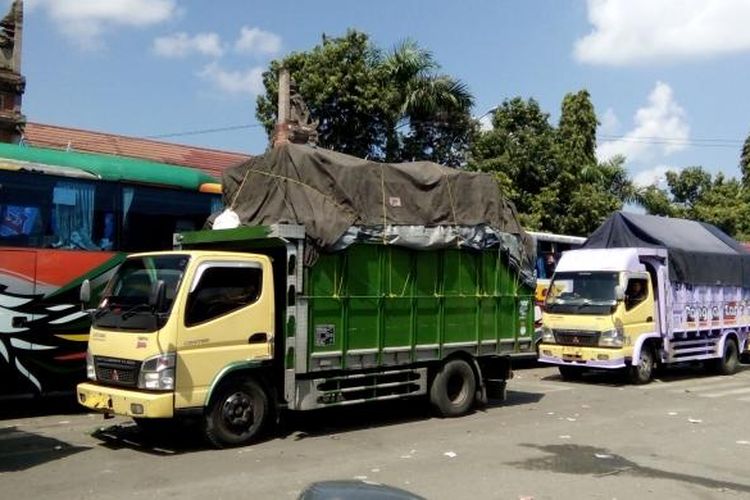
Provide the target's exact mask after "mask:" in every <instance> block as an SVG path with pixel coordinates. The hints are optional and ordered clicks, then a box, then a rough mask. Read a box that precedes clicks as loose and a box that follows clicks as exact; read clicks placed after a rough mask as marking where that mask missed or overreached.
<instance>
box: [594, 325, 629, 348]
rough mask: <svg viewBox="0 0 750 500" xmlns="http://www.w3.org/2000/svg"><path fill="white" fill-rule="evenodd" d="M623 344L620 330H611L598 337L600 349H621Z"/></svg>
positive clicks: (623, 339)
mask: <svg viewBox="0 0 750 500" xmlns="http://www.w3.org/2000/svg"><path fill="white" fill-rule="evenodd" d="M624 344H625V335H624V332H623V331H622V328H613V329H612V330H607V331H605V332H602V333H601V334H600V335H599V346H600V347H622V346H623V345H624Z"/></svg>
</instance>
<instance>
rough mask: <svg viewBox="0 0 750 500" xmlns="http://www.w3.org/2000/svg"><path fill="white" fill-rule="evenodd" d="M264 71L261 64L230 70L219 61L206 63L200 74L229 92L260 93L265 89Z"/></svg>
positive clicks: (220, 88) (217, 86)
mask: <svg viewBox="0 0 750 500" xmlns="http://www.w3.org/2000/svg"><path fill="white" fill-rule="evenodd" d="M263 71H264V69H263V68H262V67H260V66H256V67H254V68H249V69H247V70H244V71H229V70H225V69H223V68H222V67H221V66H219V64H218V63H216V62H213V63H211V64H208V65H206V66H205V67H204V68H203V69H202V70H201V71H200V72H199V73H198V76H200V77H201V78H203V79H204V80H206V81H209V82H211V83H212V84H213V85H214V86H215V87H216V88H218V89H219V90H221V91H223V92H225V93H228V94H251V95H258V94H260V93H262V92H264V91H265V89H264V87H263Z"/></svg>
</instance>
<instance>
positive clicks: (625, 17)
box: [574, 0, 750, 66]
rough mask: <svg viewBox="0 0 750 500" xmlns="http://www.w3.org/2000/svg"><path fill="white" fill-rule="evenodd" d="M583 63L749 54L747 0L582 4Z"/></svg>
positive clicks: (579, 49) (579, 50)
mask: <svg viewBox="0 0 750 500" xmlns="http://www.w3.org/2000/svg"><path fill="white" fill-rule="evenodd" d="M588 18H589V22H590V23H591V24H592V25H593V30H592V31H591V33H589V34H588V35H586V36H584V37H583V38H580V39H579V40H577V41H576V43H575V48H574V55H575V58H576V59H577V60H578V61H580V62H584V63H590V64H606V65H615V66H625V65H631V64H639V63H649V62H657V61H665V60H675V59H682V60H684V59H690V58H696V57H709V56H713V55H718V54H726V53H732V52H740V51H750V29H748V28H747V21H748V19H750V2H748V1H747V0H658V1H654V0H588Z"/></svg>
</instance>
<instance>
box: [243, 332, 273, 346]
mask: <svg viewBox="0 0 750 500" xmlns="http://www.w3.org/2000/svg"><path fill="white" fill-rule="evenodd" d="M266 342H268V334H267V333H265V332H258V333H253V334H252V335H250V338H248V339H247V343H248V344H265V343H266Z"/></svg>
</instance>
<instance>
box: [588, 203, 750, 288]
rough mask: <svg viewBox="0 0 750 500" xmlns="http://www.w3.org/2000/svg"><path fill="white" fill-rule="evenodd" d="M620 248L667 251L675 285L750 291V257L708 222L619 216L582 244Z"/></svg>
mask: <svg viewBox="0 0 750 500" xmlns="http://www.w3.org/2000/svg"><path fill="white" fill-rule="evenodd" d="M621 247H648V248H666V249H667V251H668V252H669V274H670V276H669V278H670V279H671V280H673V281H678V282H681V283H690V284H693V285H717V284H720V285H728V286H744V287H750V253H748V252H747V251H746V250H745V249H744V248H743V247H742V246H741V245H740V244H739V243H738V242H736V241H735V240H733V239H732V238H730V237H729V236H727V235H726V234H725V233H723V232H722V231H721V230H720V229H718V228H717V227H716V226H713V225H711V224H707V223H705V222H697V221H692V220H686V219H674V218H669V217H657V216H654V215H641V214H631V213H625V212H617V213H615V214H614V215H612V216H611V217H610V218H609V219H607V220H606V221H604V222H603V223H602V225H601V226H599V228H598V229H597V230H596V231H594V232H593V233H591V236H589V238H588V239H587V240H586V242H585V243H584V244H583V248H621Z"/></svg>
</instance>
